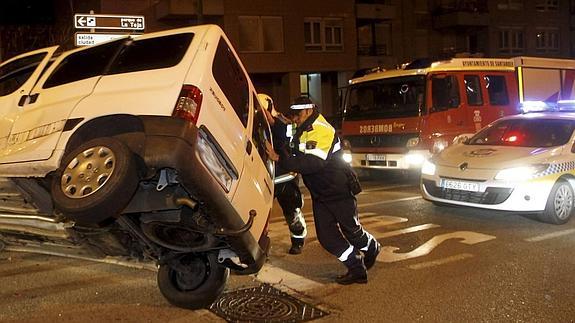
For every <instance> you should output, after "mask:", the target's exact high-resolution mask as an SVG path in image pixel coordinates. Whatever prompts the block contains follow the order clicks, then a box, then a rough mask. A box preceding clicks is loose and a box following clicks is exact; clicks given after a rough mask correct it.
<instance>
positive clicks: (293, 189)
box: [258, 93, 307, 255]
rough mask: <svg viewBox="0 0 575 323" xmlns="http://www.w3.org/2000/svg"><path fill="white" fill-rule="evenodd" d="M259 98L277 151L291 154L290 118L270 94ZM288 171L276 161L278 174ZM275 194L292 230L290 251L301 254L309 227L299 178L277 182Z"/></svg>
mask: <svg viewBox="0 0 575 323" xmlns="http://www.w3.org/2000/svg"><path fill="white" fill-rule="evenodd" d="M258 99H259V100H260V102H261V104H262V105H263V107H264V111H265V112H266V117H267V119H268V122H269V123H270V125H271V130H272V137H273V141H274V143H273V146H274V150H275V152H276V153H281V151H285V152H286V154H290V151H291V150H290V147H289V143H290V139H289V137H291V135H292V133H291V130H292V127H291V125H288V123H290V122H289V120H287V119H286V118H285V117H284V116H283V115H281V114H280V113H279V112H277V111H276V109H275V107H274V102H273V100H272V98H271V97H270V96H269V95H267V94H263V93H260V94H258ZM288 136H289V137H288ZM286 173H288V171H287V170H285V169H283V168H282V167H280V166H279V165H278V164H277V163H276V169H275V174H276V176H279V175H283V174H286ZM274 196H275V197H276V198H277V199H278V203H279V205H280V207H281V208H282V212H283V215H284V218H285V220H286V223H287V225H288V227H289V230H290V238H291V247H290V249H289V251H288V253H289V254H292V255H297V254H300V253H301V249H302V248H303V245H304V241H305V236H306V235H307V228H306V224H305V219H304V217H303V213H302V212H301V208H302V207H303V197H302V195H301V191H300V189H299V180H298V178H297V177H296V178H295V179H293V180H291V181H288V182H284V183H280V184H276V185H275V190H274Z"/></svg>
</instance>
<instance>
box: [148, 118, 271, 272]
mask: <svg viewBox="0 0 575 323" xmlns="http://www.w3.org/2000/svg"><path fill="white" fill-rule="evenodd" d="M140 119H141V120H142V124H143V126H144V132H145V142H144V143H143V145H144V147H143V150H142V151H143V153H142V158H143V160H144V162H145V164H146V166H147V167H148V169H149V170H150V171H152V172H156V171H158V170H160V169H162V168H173V169H175V170H177V172H178V179H179V181H180V183H182V184H183V186H184V187H185V189H186V190H187V191H188V193H189V194H190V195H192V196H193V197H194V198H196V199H198V200H199V201H201V202H202V203H203V205H205V206H206V208H207V209H208V213H209V214H210V216H211V217H212V219H214V222H215V223H216V224H217V225H218V226H220V227H221V228H223V229H225V230H226V231H228V230H229V231H234V230H237V229H239V228H241V227H243V226H244V225H245V223H246V222H245V221H244V220H243V218H246V219H248V215H247V214H246V215H245V217H242V216H241V215H240V214H239V213H238V212H237V211H236V209H235V208H234V207H233V205H232V204H231V202H230V200H229V199H228V198H227V196H226V193H225V191H224V189H223V188H222V187H221V186H220V184H219V183H218V182H217V181H216V180H215V179H214V178H213V177H212V175H211V173H210V172H209V170H208V169H207V168H206V167H205V166H204V164H203V163H202V161H201V159H200V155H199V151H198V144H197V142H198V138H199V137H198V136H199V130H198V128H197V127H196V126H194V125H193V124H190V123H188V122H185V121H184V120H180V119H175V118H172V117H162V116H140ZM267 216H268V214H258V218H263V217H266V218H267ZM226 241H228V242H229V243H230V245H231V246H232V249H233V250H234V252H236V254H237V255H238V256H239V257H240V259H241V260H242V262H243V263H244V264H247V265H248V268H246V269H245V270H243V271H242V272H241V273H242V274H244V273H245V274H250V273H254V272H257V271H259V269H260V268H261V267H262V266H263V264H264V262H265V260H266V256H267V252H268V249H269V238H268V237H267V235H266V234H265V232H264V233H263V234H262V236H261V237H254V236H253V235H252V234H251V233H250V231H249V230H248V231H246V232H243V233H241V234H239V235H234V236H228V237H227V238H226Z"/></svg>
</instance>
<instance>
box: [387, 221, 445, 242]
mask: <svg viewBox="0 0 575 323" xmlns="http://www.w3.org/2000/svg"><path fill="white" fill-rule="evenodd" d="M439 227H440V225H439V224H433V223H426V224H420V225H416V226H413V227H409V228H405V229H400V230H395V231H389V232H385V233H383V234H377V235H376V238H377V239H384V238H389V237H395V236H399V235H402V234H406V233H413V232H417V231H423V230H427V229H433V228H439Z"/></svg>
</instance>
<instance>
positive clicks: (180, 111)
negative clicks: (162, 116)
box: [172, 85, 202, 124]
mask: <svg viewBox="0 0 575 323" xmlns="http://www.w3.org/2000/svg"><path fill="white" fill-rule="evenodd" d="M201 107H202V91H200V89H198V88H197V87H195V86H193V85H184V86H182V90H181V91H180V95H179V96H178V101H176V106H175V107H174V112H172V116H173V117H176V118H180V119H184V120H187V121H189V122H191V123H193V124H195V123H196V122H197V121H198V116H199V115H200V108H201Z"/></svg>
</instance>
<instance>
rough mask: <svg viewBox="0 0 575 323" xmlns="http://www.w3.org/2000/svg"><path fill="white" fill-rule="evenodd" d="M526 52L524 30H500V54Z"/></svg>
mask: <svg viewBox="0 0 575 323" xmlns="http://www.w3.org/2000/svg"><path fill="white" fill-rule="evenodd" d="M524 50H525V45H524V42H523V29H522V28H502V29H500V30H499V52H500V53H503V54H520V53H523V51H524Z"/></svg>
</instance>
